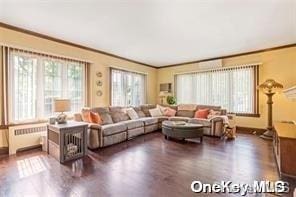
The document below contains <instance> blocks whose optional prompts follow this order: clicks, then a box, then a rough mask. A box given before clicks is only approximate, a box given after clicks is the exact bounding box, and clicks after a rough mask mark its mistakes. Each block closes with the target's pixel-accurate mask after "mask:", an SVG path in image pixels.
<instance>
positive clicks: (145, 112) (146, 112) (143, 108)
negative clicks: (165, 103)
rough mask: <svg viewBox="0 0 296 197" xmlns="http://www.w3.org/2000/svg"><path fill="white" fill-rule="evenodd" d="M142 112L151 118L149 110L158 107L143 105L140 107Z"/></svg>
mask: <svg viewBox="0 0 296 197" xmlns="http://www.w3.org/2000/svg"><path fill="white" fill-rule="evenodd" d="M140 108H141V110H142V112H143V113H144V114H145V116H146V117H150V116H151V115H150V113H149V109H154V108H156V105H152V104H146V105H141V106H140Z"/></svg>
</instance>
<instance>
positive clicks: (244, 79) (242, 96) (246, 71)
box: [175, 65, 258, 114]
mask: <svg viewBox="0 0 296 197" xmlns="http://www.w3.org/2000/svg"><path fill="white" fill-rule="evenodd" d="M257 73H258V66H255V65H252V66H241V67H233V68H224V69H218V70H211V71H201V72H196V73H189V74H179V75H176V77H175V80H176V95H177V101H178V103H198V104H205V105H219V106H222V107H223V108H225V109H227V111H229V112H234V113H238V114H256V113H257V107H256V106H257V91H256V86H257V81H258V79H257V78H258V77H257Z"/></svg>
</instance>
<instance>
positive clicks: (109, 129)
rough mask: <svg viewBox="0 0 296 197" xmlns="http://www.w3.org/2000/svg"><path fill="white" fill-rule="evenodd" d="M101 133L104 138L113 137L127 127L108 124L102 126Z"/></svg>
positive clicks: (121, 124)
mask: <svg viewBox="0 0 296 197" xmlns="http://www.w3.org/2000/svg"><path fill="white" fill-rule="evenodd" d="M101 130H102V133H103V135H104V136H108V135H113V134H116V133H120V132H123V131H126V130H127V126H126V124H124V123H121V122H119V123H114V124H108V125H103V126H102V127H101Z"/></svg>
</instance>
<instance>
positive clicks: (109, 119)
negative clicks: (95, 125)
mask: <svg viewBox="0 0 296 197" xmlns="http://www.w3.org/2000/svg"><path fill="white" fill-rule="evenodd" d="M100 117H101V120H102V125H106V124H112V123H113V120H112V117H111V115H110V114H109V113H100Z"/></svg>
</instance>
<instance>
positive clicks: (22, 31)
mask: <svg viewBox="0 0 296 197" xmlns="http://www.w3.org/2000/svg"><path fill="white" fill-rule="evenodd" d="M0 27H3V28H6V29H10V30H13V31H17V32H21V33H25V34H28V35H32V36H35V37H39V38H43V39H46V40H50V41H54V42H58V43H61V44H66V45H69V46H73V47H77V48H80V49H85V50H88V51H92V52H96V53H100V54H103V55H107V56H110V57H114V58H118V59H121V60H125V61H129V62H132V63H136V64H141V65H143V66H148V67H151V68H155V69H162V68H168V67H175V66H183V65H186V64H196V63H200V62H205V61H212V60H217V59H225V58H232V57H239V56H244V55H251V54H255V53H262V52H268V51H273V50H278V49H284V48H290V47H296V43H292V44H288V45H282V46H276V47H271V48H266V49H260V50H255V51H249V52H244V53H237V54H232V55H225V56H219V57H213V58H207V59H201V60H194V61H188V62H182V63H178V64H169V65H165V66H153V65H150V64H146V63H143V62H138V61H135V60H132V59H129V58H125V57H122V56H118V55H115V54H112V53H108V52H105V51H101V50H98V49H94V48H91V47H87V46H83V45H80V44H76V43H73V42H69V41H66V40H62V39H59V38H55V37H51V36H48V35H45V34H41V33H37V32H34V31H31V30H27V29H23V28H20V27H16V26H13V25H9V24H6V23H3V22H0Z"/></svg>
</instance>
